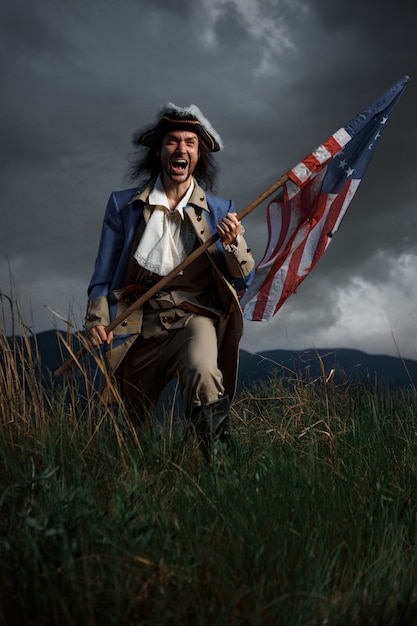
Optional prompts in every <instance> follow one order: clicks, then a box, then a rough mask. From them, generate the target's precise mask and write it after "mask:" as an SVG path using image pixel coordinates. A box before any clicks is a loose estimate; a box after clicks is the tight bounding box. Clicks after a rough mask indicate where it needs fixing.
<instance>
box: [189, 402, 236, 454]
mask: <svg viewBox="0 0 417 626" xmlns="http://www.w3.org/2000/svg"><path fill="white" fill-rule="evenodd" d="M191 422H192V426H193V427H194V429H195V432H196V434H197V439H198V444H199V447H200V450H201V451H202V453H203V454H204V456H205V458H206V459H207V460H208V461H210V460H211V455H212V451H213V444H214V442H215V441H220V442H222V443H223V444H225V445H226V446H229V444H230V402H229V397H228V396H223V397H221V398H219V399H218V400H214V401H213V402H209V403H207V404H202V405H201V406H199V407H197V408H196V409H195V410H194V411H193V413H192V416H191Z"/></svg>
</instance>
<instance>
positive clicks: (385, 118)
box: [379, 117, 388, 125]
mask: <svg viewBox="0 0 417 626" xmlns="http://www.w3.org/2000/svg"><path fill="white" fill-rule="evenodd" d="M387 122H388V118H387V117H383V118H382V119H381V121H380V122H379V123H380V124H382V125H384V124H386V123H387Z"/></svg>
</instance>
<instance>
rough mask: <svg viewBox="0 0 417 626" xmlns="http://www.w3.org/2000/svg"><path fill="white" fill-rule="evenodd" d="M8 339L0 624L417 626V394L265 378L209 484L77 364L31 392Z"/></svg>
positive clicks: (172, 440)
mask: <svg viewBox="0 0 417 626" xmlns="http://www.w3.org/2000/svg"><path fill="white" fill-rule="evenodd" d="M19 330H20V332H21V334H20V335H18V334H17V333H16V335H13V336H12V337H7V336H6V335H5V333H4V332H3V333H0V346H1V350H2V368H1V373H0V418H1V431H0V450H1V456H0V623H1V624H29V625H30V624H33V625H35V624H36V625H38V624H39V625H40V624H42V625H43V626H47V625H49V624H51V625H52V624H54V625H55V624H60V625H75V624H77V626H80V625H83V624H88V625H94V624H97V625H102V624H104V625H107V624H109V625H110V624H114V625H116V624H117V625H118V626H120V625H123V624H126V625H134V624H135V625H136V624H146V625H147V624H149V625H151V624H152V625H158V624H161V625H162V624H164V625H165V624H166V625H168V624H169V625H173V624H175V625H176V624H181V625H193V626H194V625H199V624H201V625H203V624H210V625H211V624H216V626H217V625H218V626H222V625H229V624H230V625H231V624H233V625H242V626H243V625H245V626H246V625H259V626H260V625H264V624H265V625H276V624H286V625H288V626H292V625H299V624H302V625H309V624H311V625H315V624H317V625H318V624H322V625H324V624H331V625H339V624H340V625H342V624H343V625H347V624H349V625H351V624H355V625H357V624H358V625H362V624H363V625H365V624H366V625H367V626H368V625H372V624H375V625H376V624H384V626H385V625H387V626H391V625H398V626H399V625H400V624H401V625H412V624H417V590H416V586H415V580H416V579H417V550H416V526H417V440H416V409H417V399H416V393H415V389H413V388H412V387H410V389H408V390H405V389H401V390H400V389H398V390H396V391H392V390H389V389H383V388H378V389H374V388H373V387H371V386H353V385H351V384H350V383H349V380H347V381H346V384H343V385H336V384H335V383H334V378H333V377H331V376H330V377H329V373H328V372H325V371H324V368H323V372H322V376H321V377H319V378H318V379H316V380H314V381H312V380H303V379H301V378H299V377H296V376H294V377H293V378H292V379H291V378H290V379H288V378H287V380H285V381H284V380H283V379H282V378H280V377H279V376H276V377H271V379H269V380H265V381H263V382H262V383H260V384H258V385H257V386H253V387H251V388H250V389H247V390H245V391H244V392H242V393H241V395H240V397H239V398H237V399H236V401H235V403H234V405H233V411H234V421H233V440H232V446H231V449H230V450H229V451H228V453H227V454H225V455H224V457H223V463H222V465H221V466H220V465H216V464H215V465H213V466H212V467H209V466H208V465H207V464H206V463H205V462H204V461H203V459H202V458H201V456H200V454H199V452H198V448H197V447H196V445H195V442H194V441H193V440H192V439H189V438H186V437H184V433H183V430H182V429H181V428H180V427H178V425H177V424H175V423H174V421H173V412H172V410H171V407H168V408H167V413H166V420H165V424H164V425H163V426H161V424H160V423H157V424H155V423H152V421H150V420H148V421H146V422H144V423H141V424H139V423H132V422H131V421H129V419H128V416H127V414H126V411H125V410H124V407H123V403H122V402H121V400H120V399H119V402H117V403H115V404H113V405H111V406H105V405H103V404H102V403H101V402H100V398H99V396H98V395H97V392H96V390H95V386H94V385H93V384H92V382H91V380H92V374H91V371H89V370H88V368H87V365H86V364H85V363H83V362H81V361H80V362H79V363H78V365H77V370H78V372H79V373H80V372H81V377H80V375H79V374H78V375H77V376H68V377H67V378H66V379H65V380H64V381H61V382H60V383H59V384H58V381H55V380H54V379H53V377H51V378H50V380H49V382H48V381H46V380H42V379H41V376H40V372H41V369H40V365H41V355H40V354H39V350H38V348H37V345H36V338H34V337H32V336H31V333H30V332H29V331H28V329H27V327H26V326H25V325H24V324H23V323H22V324H21V327H20V328H19ZM71 341H72V338H71V337H70V336H68V337H64V338H63V350H64V348H65V351H68V350H72V347H71V345H72V344H71ZM96 365H97V367H101V365H100V359H99V358H98V359H97V363H96ZM61 383H63V384H61Z"/></svg>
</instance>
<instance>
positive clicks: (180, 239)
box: [133, 176, 194, 276]
mask: <svg viewBox="0 0 417 626" xmlns="http://www.w3.org/2000/svg"><path fill="white" fill-rule="evenodd" d="M193 189H194V180H192V181H191V185H190V187H189V189H188V191H187V193H186V194H185V196H184V197H183V198H182V199H181V200H180V201H179V203H178V204H177V206H176V207H175V208H174V210H173V211H170V210H169V208H168V207H169V202H168V198H167V195H166V193H165V189H164V187H163V185H162V181H161V177H160V176H158V178H157V179H156V181H155V185H154V188H153V189H152V191H151V193H150V194H149V204H150V205H151V206H155V208H154V210H153V211H152V215H151V216H150V218H149V220H148V223H147V224H146V228H145V231H144V233H143V236H142V238H141V240H140V242H139V245H138V247H137V249H136V252H135V254H134V255H133V256H134V258H135V259H136V261H137V262H138V263H139V265H140V266H141V267H144V268H145V269H147V270H149V271H150V272H152V273H154V274H158V275H159V276H166V275H167V274H169V273H170V272H171V271H172V270H173V269H174V268H175V267H177V265H179V264H180V263H182V261H184V259H185V258H186V257H187V256H188V254H189V253H190V252H191V250H192V247H193V244H194V230H193V227H192V225H191V224H190V223H189V221H188V220H185V219H184V208H185V207H186V206H187V204H188V201H189V199H190V197H191V194H192V193H193Z"/></svg>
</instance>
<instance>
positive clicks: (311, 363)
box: [32, 331, 417, 387]
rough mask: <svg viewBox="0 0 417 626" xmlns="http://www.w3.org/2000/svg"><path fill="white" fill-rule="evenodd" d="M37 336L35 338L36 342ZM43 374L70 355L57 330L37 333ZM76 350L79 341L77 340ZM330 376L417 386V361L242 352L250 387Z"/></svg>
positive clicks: (339, 353)
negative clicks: (279, 379)
mask: <svg viewBox="0 0 417 626" xmlns="http://www.w3.org/2000/svg"><path fill="white" fill-rule="evenodd" d="M34 341H35V339H32V343H33V342H34ZM36 342H37V345H38V348H39V353H40V356H41V364H42V371H43V374H46V375H47V376H48V373H49V378H50V372H53V371H55V370H56V369H57V368H58V367H59V366H60V365H61V364H62V362H63V359H66V358H67V357H68V354H63V355H62V354H61V350H62V346H61V348H60V342H59V341H58V338H57V334H56V332H55V331H47V332H44V333H39V334H37V335H36ZM74 345H75V349H76V350H77V349H78V343H77V341H76V339H74ZM322 369H324V372H325V376H326V377H327V376H328V375H329V374H330V372H331V370H334V377H335V381H336V382H337V383H339V382H346V381H349V382H350V383H358V382H363V381H367V382H369V383H371V384H373V385H377V384H380V383H382V382H384V383H388V384H389V385H391V386H396V387H409V386H411V385H412V384H413V385H415V386H417V361H414V360H410V359H401V358H396V357H392V356H384V355H370V354H367V353H365V352H361V351H359V350H348V349H345V348H335V349H319V350H302V351H297V350H268V351H265V352H261V353H258V354H251V353H249V352H246V351H245V350H241V351H240V365H239V385H240V386H247V385H250V384H252V383H254V382H256V381H259V380H262V379H267V378H269V377H270V376H274V375H276V374H278V375H280V376H283V377H284V378H286V379H291V378H294V377H295V376H297V377H302V378H304V379H307V380H314V379H316V378H318V377H321V376H322V375H323V372H322Z"/></svg>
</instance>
